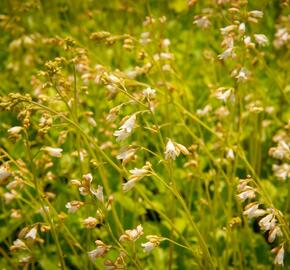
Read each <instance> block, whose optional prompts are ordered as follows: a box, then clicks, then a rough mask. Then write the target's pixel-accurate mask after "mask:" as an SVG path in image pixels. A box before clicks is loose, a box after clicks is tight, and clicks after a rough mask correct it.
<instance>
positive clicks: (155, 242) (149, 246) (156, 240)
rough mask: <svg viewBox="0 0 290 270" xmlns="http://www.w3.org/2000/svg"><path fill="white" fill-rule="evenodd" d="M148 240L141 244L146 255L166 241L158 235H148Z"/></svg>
mask: <svg viewBox="0 0 290 270" xmlns="http://www.w3.org/2000/svg"><path fill="white" fill-rule="evenodd" d="M146 239H147V240H149V241H148V242H146V243H142V244H141V246H142V248H143V251H144V252H146V253H149V252H151V251H152V250H153V249H154V248H155V247H157V246H159V244H160V242H161V241H162V240H164V239H163V238H162V237H159V236H157V235H147V236H146Z"/></svg>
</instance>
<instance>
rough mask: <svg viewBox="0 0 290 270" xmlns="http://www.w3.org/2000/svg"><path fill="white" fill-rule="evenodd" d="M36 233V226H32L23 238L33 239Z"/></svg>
mask: <svg viewBox="0 0 290 270" xmlns="http://www.w3.org/2000/svg"><path fill="white" fill-rule="evenodd" d="M36 234H37V226H35V227H33V228H32V229H31V230H30V231H29V232H28V233H27V234H26V235H25V237H24V238H25V239H28V238H31V239H33V240H35V239H36Z"/></svg>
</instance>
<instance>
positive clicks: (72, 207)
mask: <svg viewBox="0 0 290 270" xmlns="http://www.w3.org/2000/svg"><path fill="white" fill-rule="evenodd" d="M82 205H84V203H83V202H80V201H71V202H68V203H66V205H65V207H66V208H67V209H68V212H69V213H75V212H76V211H77V210H78V209H79V208H80V207H81V206H82Z"/></svg>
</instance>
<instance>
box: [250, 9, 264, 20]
mask: <svg viewBox="0 0 290 270" xmlns="http://www.w3.org/2000/svg"><path fill="white" fill-rule="evenodd" d="M249 15H250V16H252V17H254V18H258V19H260V18H263V15H264V13H263V11H260V10H252V11H250V12H249Z"/></svg>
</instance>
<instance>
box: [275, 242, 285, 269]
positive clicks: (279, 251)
mask: <svg viewBox="0 0 290 270" xmlns="http://www.w3.org/2000/svg"><path fill="white" fill-rule="evenodd" d="M272 252H273V253H276V257H275V259H274V264H278V265H282V266H283V265H284V253H285V250H284V245H283V244H282V245H281V246H280V247H276V248H273V249H272Z"/></svg>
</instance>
